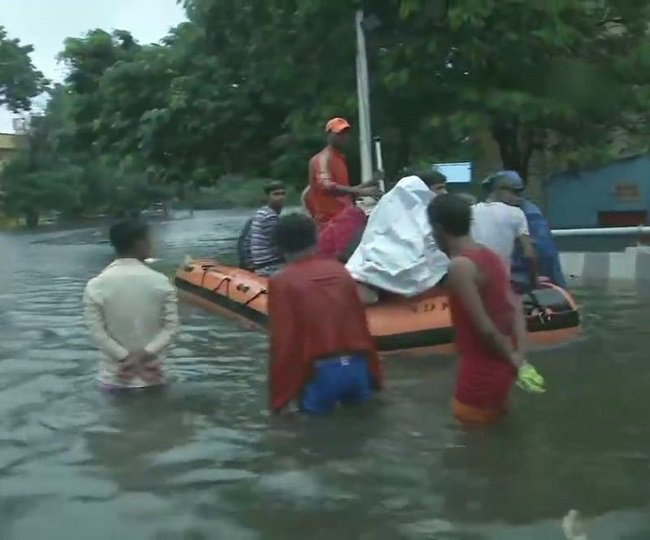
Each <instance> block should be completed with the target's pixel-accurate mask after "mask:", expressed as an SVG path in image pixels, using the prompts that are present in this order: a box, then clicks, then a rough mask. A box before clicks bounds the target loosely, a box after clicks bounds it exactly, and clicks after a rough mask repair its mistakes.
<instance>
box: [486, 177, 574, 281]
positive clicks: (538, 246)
mask: <svg viewBox="0 0 650 540" xmlns="http://www.w3.org/2000/svg"><path fill="white" fill-rule="evenodd" d="M495 182H496V183H497V185H499V184H500V185H502V186H503V185H505V186H507V187H509V188H512V189H513V190H514V191H513V192H511V193H512V196H511V195H510V194H506V199H507V200H505V201H504V202H506V204H514V205H516V206H518V207H519V208H521V210H522V211H523V213H524V215H525V216H526V221H527V223H528V231H529V236H530V239H531V240H532V244H533V248H534V251H535V255H536V271H537V273H538V274H539V275H540V276H543V277H545V278H547V279H549V280H550V281H551V282H552V283H555V284H556V285H558V286H560V287H565V286H566V280H565V279H564V274H563V273H562V268H561V266H560V258H559V255H558V251H557V246H556V245H555V240H554V239H553V235H552V233H551V228H550V226H549V224H548V221H547V220H546V218H545V217H544V215H543V214H542V211H541V210H540V209H539V207H538V206H537V205H536V204H534V203H533V202H531V201H530V200H528V199H526V198H525V197H523V191H524V189H525V186H524V182H523V181H522V179H521V177H520V176H519V174H518V173H517V172H515V171H500V172H498V173H496V174H493V175H492V176H489V177H488V178H487V179H485V180H484V181H483V186H485V187H486V188H487V189H490V191H492V185H494V184H495ZM534 274H535V270H532V271H531V268H530V261H528V260H526V257H525V255H524V249H523V246H522V244H521V243H517V245H516V246H515V250H514V253H513V255H512V281H513V283H514V284H515V286H516V287H517V288H518V289H526V288H527V287H528V286H529V285H530V284H532V282H533V277H534Z"/></svg>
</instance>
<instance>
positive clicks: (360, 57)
mask: <svg viewBox="0 0 650 540" xmlns="http://www.w3.org/2000/svg"><path fill="white" fill-rule="evenodd" d="M363 18H364V16H363V10H362V9H359V10H357V13H356V17H355V19H356V21H355V22H356V30H357V96H358V102H359V152H360V154H361V181H362V182H367V181H368V180H370V179H371V178H372V130H371V123H370V89H369V85H368V58H367V55H366V37H365V34H364V32H363Z"/></svg>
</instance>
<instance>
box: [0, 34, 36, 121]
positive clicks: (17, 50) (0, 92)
mask: <svg viewBox="0 0 650 540" xmlns="http://www.w3.org/2000/svg"><path fill="white" fill-rule="evenodd" d="M32 51H33V47H32V46H31V45H21V44H20V41H19V40H18V39H11V38H10V37H9V36H8V35H7V31H6V30H5V28H4V26H1V25H0V106H5V107H7V108H8V109H9V110H10V111H13V112H18V111H24V110H29V109H30V107H31V99H32V98H33V97H36V96H37V95H38V94H40V93H41V91H42V90H43V88H44V86H45V82H46V81H45V79H44V77H43V74H42V73H41V72H40V71H38V70H37V69H36V68H35V67H34V66H33V64H32V61H31V58H30V56H29V55H30V53H31V52H32Z"/></svg>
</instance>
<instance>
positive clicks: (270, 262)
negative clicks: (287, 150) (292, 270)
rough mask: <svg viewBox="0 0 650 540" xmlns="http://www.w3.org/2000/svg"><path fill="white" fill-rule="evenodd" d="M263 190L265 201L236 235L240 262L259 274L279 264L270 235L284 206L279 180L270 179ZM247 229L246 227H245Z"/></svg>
mask: <svg viewBox="0 0 650 540" xmlns="http://www.w3.org/2000/svg"><path fill="white" fill-rule="evenodd" d="M264 191H265V193H266V197H267V201H266V204H265V205H264V206H262V208H260V209H259V210H257V211H256V212H255V214H254V215H253V217H252V219H251V220H250V224H249V223H247V224H246V226H245V227H244V231H243V233H242V237H241V238H240V246H238V249H240V250H241V251H242V252H243V253H241V254H240V259H243V260H241V261H240V265H241V266H242V267H243V268H246V269H247V270H252V271H254V272H255V273H256V274H259V275H260V276H270V275H271V274H273V273H275V272H277V271H278V270H279V269H280V268H281V267H282V263H283V258H282V255H281V254H280V253H279V252H278V250H277V248H276V247H275V244H274V242H273V234H274V232H275V228H276V226H277V224H278V219H279V217H280V212H282V207H283V206H284V197H285V189H284V185H283V184H282V183H281V182H271V183H270V184H268V185H267V186H266V187H265V188H264ZM246 229H248V230H246Z"/></svg>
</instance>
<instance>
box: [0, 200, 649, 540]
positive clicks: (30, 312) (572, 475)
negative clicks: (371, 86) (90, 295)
mask: <svg viewBox="0 0 650 540" xmlns="http://www.w3.org/2000/svg"><path fill="white" fill-rule="evenodd" d="M245 219H246V215H245V214H242V213H238V212H231V213H200V212H197V214H196V217H195V218H194V219H186V220H179V221H175V222H167V223H159V224H157V226H156V235H157V240H158V245H159V255H160V257H161V259H162V260H161V261H160V262H159V263H158V264H159V266H160V268H161V270H163V271H165V272H167V273H170V274H171V273H172V272H173V270H174V268H175V266H176V265H177V264H178V263H179V262H180V261H181V260H182V259H183V257H184V256H185V255H186V254H191V255H193V256H197V257H198V256H218V257H220V258H224V259H228V258H231V259H230V260H232V256H233V253H232V240H230V239H232V238H233V237H234V236H236V232H237V230H238V228H239V227H240V226H241V224H243V222H244V221H245ZM104 240H105V233H104V231H103V230H99V229H84V230H81V231H51V232H47V233H38V234H20V235H0V252H1V253H2V255H3V256H2V257H0V275H1V276H2V279H0V410H1V411H2V414H0V440H1V443H0V518H1V519H0V538H2V539H3V540H5V539H7V540H14V539H20V540H22V539H30V540H40V539H41V538H43V539H44V538H47V540H53V539H59V538H61V539H66V540H67V539H70V538H93V539H104V538H106V539H109V538H111V539H112V538H117V537H125V538H134V539H150V538H151V539H165V540H166V539H179V538H182V539H185V538H197V539H198V538H209V539H212V538H224V539H228V540H230V539H235V540H237V539H245V540H248V539H282V540H292V539H294V538H295V539H301V540H302V539H303V538H304V537H305V536H306V535H307V536H309V538H313V539H321V538H323V539H324V538H328V539H329V538H331V537H338V538H340V539H341V540H347V539H354V540H356V539H372V540H375V539H379V540H383V539H386V540H389V539H390V540H393V539H396V538H414V539H424V538H436V539H437V538H440V539H472V540H475V539H495V540H496V539H498V540H504V539H505V540H508V539H517V540H521V539H522V538H526V539H532V540H536V539H546V538H562V531H561V528H560V522H561V519H562V517H563V516H564V515H566V513H567V512H568V511H569V509H571V508H577V509H579V510H580V511H581V513H582V514H583V515H585V516H586V518H587V520H588V521H589V522H590V536H589V539H590V540H593V539H596V540H598V539H607V540H610V539H613V538H627V539H640V538H644V539H645V538H647V537H649V536H650V535H649V534H648V532H649V531H650V523H648V519H647V515H648V513H647V509H648V503H649V502H650V495H649V492H648V490H647V485H648V480H649V478H648V476H649V475H648V464H649V456H648V451H647V448H648V447H649V445H650V436H649V435H648V432H647V430H646V429H645V410H646V405H647V388H648V387H649V386H650V372H649V371H648V370H647V369H646V363H647V353H646V350H647V347H648V345H649V344H650V342H649V340H648V337H647V332H646V331H647V320H649V316H650V308H649V305H650V304H649V302H648V300H649V299H650V288H649V287H648V286H641V287H631V286H629V285H625V284H616V283H614V284H609V285H607V286H605V285H603V284H593V285H587V286H581V287H579V288H578V289H577V290H576V292H577V297H578V300H579V302H580V303H581V304H582V305H583V314H584V316H583V319H584V322H585V337H584V338H583V339H581V340H579V341H577V342H576V343H573V344H572V345H570V346H568V347H560V348H557V349H555V350H547V351H543V352H539V353H536V354H535V361H536V363H537V365H538V367H539V369H540V370H541V371H542V372H543V373H544V375H545V376H546V380H547V387H548V391H547V392H546V394H543V395H541V396H537V395H528V394H524V393H522V392H518V391H516V392H515V393H514V396H513V404H512V414H511V415H510V417H509V418H508V419H507V421H505V422H504V423H503V424H502V425H500V426H498V427H497V428H495V429H491V430H488V431H470V432H467V431H463V430H460V429H458V428H456V427H455V426H454V424H453V423H452V422H451V421H450V417H449V411H448V399H449V395H450V391H451V390H450V389H451V387H452V384H453V380H454V362H453V359H451V358H449V357H420V358H408V357H402V358H394V359H392V360H391V361H390V362H388V363H387V365H386V371H387V380H388V388H387V391H386V392H385V393H384V395H383V396H381V397H380V398H379V399H377V400H376V401H374V402H373V403H370V404H368V405H367V406H366V407H363V408H360V409H351V410H346V411H342V412H341V414H337V415H335V416H334V417H331V418H319V419H305V418H302V417H299V416H295V415H294V416H291V415H290V416H287V417H279V418H270V417H269V416H268V414H267V412H266V400H267V396H266V357H267V345H266V340H265V337H264V335H263V334H261V333H258V332H253V331H247V330H243V329H242V328H241V327H240V326H238V325H237V324H236V323H235V322H232V321H227V320H222V319H220V318H218V317H215V316H212V315H210V314H207V313H204V312H202V311H201V310H198V309H195V308H193V307H191V306H183V308H182V319H183V323H184V326H183V332H182V334H181V335H180V336H179V339H178V341H177V342H176V343H175V345H174V347H173V349H172V350H171V352H170V374H171V377H172V378H173V380H174V384H173V385H172V386H171V387H170V388H169V389H168V390H167V391H163V392H143V393H142V394H140V395H136V396H132V397H128V398H125V399H122V398H118V399H113V398H107V397H105V396H104V395H102V394H100V393H99V392H98V391H97V390H96V389H95V386H94V382H93V378H94V372H95V368H96V362H97V353H96V351H94V350H93V348H92V347H91V346H90V344H89V342H88V339H87V336H86V332H85V329H84V327H83V322H82V319H81V313H80V297H81V292H82V290H83V287H84V285H85V282H86V280H87V279H88V278H89V277H91V276H92V275H94V274H96V273H97V272H98V271H99V270H100V269H101V268H102V267H103V266H104V265H105V264H106V263H107V262H108V261H109V260H110V257H111V255H110V250H109V248H108V246H107V245H106V244H105V243H102V242H104ZM222 240H224V241H222ZM307 533H308V534H307Z"/></svg>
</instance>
